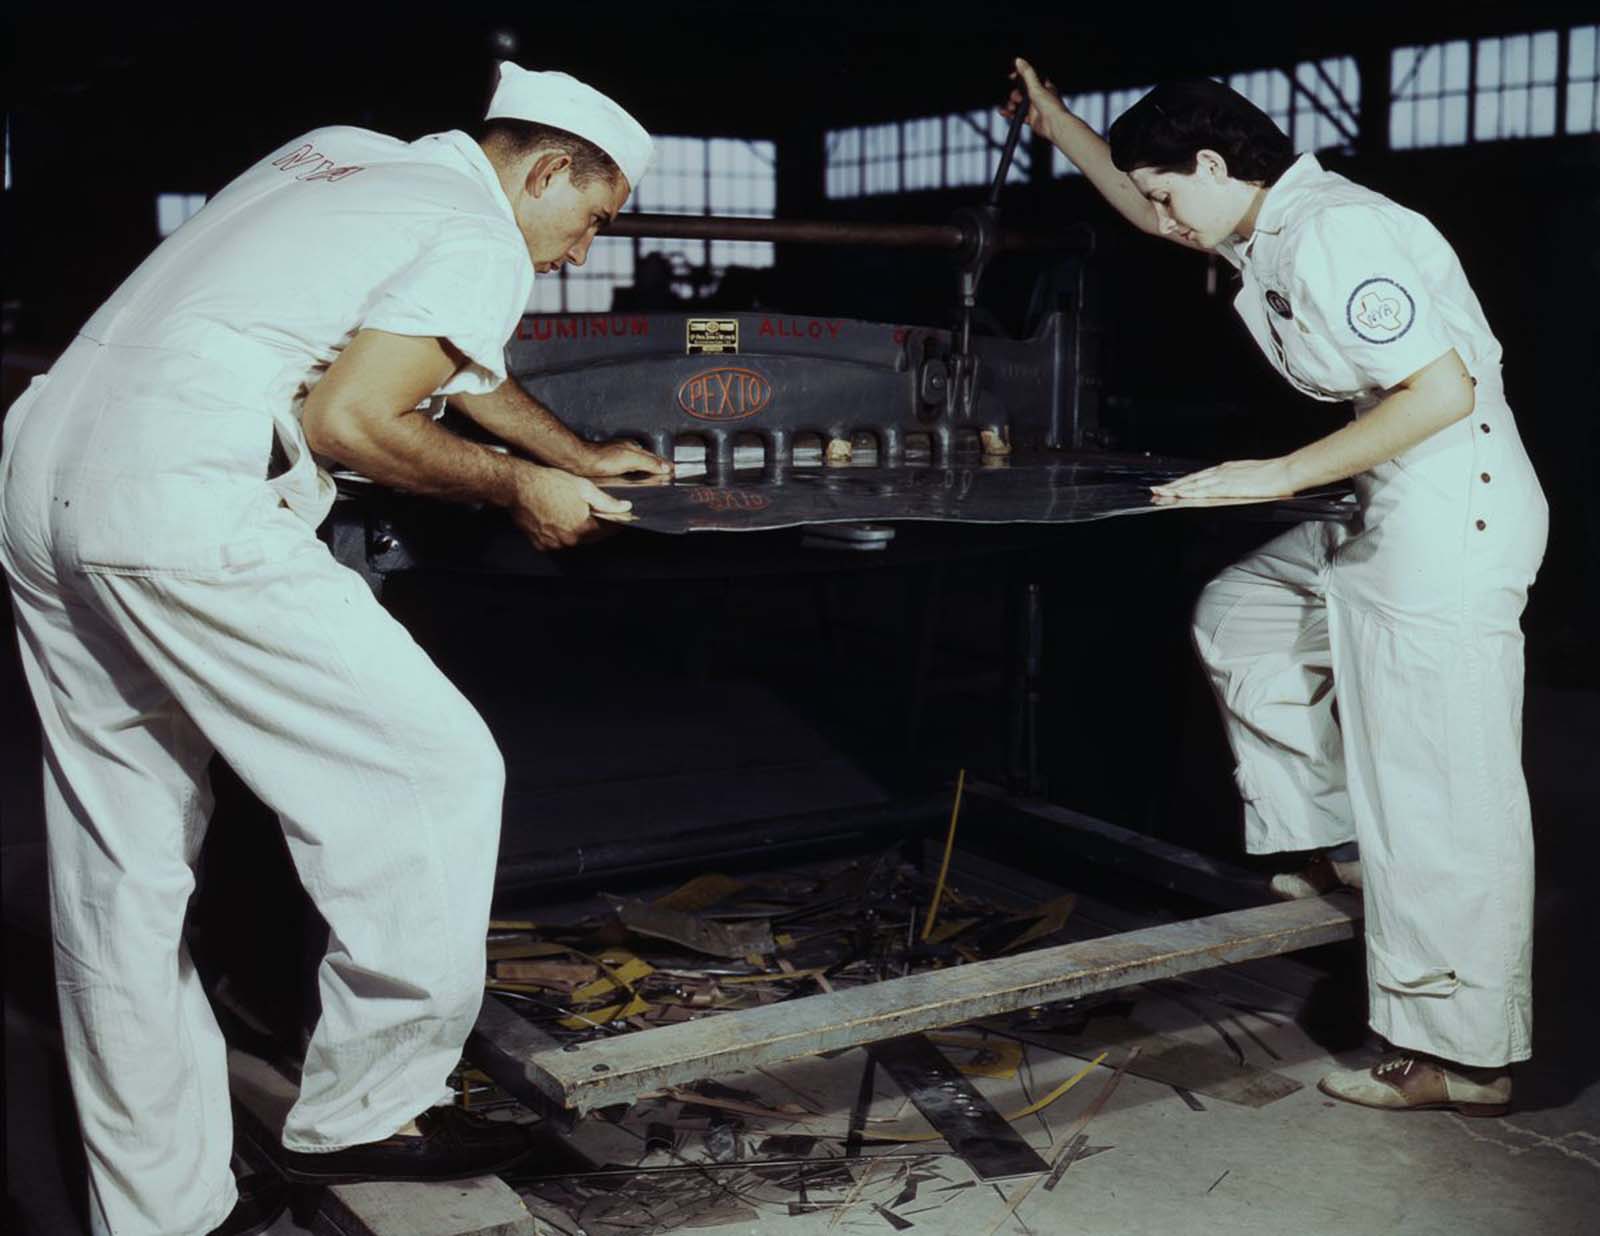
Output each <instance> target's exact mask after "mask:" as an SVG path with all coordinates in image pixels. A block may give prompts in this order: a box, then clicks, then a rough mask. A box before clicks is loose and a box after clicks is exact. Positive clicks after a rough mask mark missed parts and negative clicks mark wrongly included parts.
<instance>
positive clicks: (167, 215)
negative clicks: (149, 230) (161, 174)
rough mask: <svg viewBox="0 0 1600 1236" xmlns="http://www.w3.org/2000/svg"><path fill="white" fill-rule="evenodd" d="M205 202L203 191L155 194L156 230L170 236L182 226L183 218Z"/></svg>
mask: <svg viewBox="0 0 1600 1236" xmlns="http://www.w3.org/2000/svg"><path fill="white" fill-rule="evenodd" d="M205 204H206V195H205V194H204V193H158V194H156V230H157V231H159V232H160V233H161V234H162V235H163V236H171V235H172V234H173V233H174V232H176V231H177V230H178V229H179V228H180V227H182V226H183V221H184V220H185V219H187V218H189V217H190V216H191V215H193V214H194V213H195V212H196V211H198V210H199V209H200V207H202V206H204V205H205Z"/></svg>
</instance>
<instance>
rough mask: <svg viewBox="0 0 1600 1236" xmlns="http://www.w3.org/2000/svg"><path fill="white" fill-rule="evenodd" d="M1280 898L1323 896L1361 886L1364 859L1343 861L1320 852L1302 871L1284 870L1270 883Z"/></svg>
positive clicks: (1295, 899)
mask: <svg viewBox="0 0 1600 1236" xmlns="http://www.w3.org/2000/svg"><path fill="white" fill-rule="evenodd" d="M1267 887H1268V888H1270V889H1271V890H1272V895H1273V896H1274V897H1276V898H1277V899H1278V900H1279V901H1300V900H1303V899H1304V898H1306V897H1321V896H1323V895H1324V894H1326V893H1331V892H1335V891H1337V890H1338V889H1341V888H1354V889H1359V888H1360V887H1361V860H1360V859H1356V860H1355V861H1354V862H1349V863H1341V862H1338V861H1336V860H1334V859H1331V858H1329V857H1328V856H1327V855H1326V854H1318V855H1317V856H1316V857H1315V858H1314V859H1312V860H1311V862H1310V863H1309V864H1308V865H1307V866H1305V867H1302V868H1301V869H1300V870H1299V871H1280V872H1279V873H1278V874H1277V875H1275V876H1273V877H1272V882H1271V883H1270V884H1269V885H1268V886H1267Z"/></svg>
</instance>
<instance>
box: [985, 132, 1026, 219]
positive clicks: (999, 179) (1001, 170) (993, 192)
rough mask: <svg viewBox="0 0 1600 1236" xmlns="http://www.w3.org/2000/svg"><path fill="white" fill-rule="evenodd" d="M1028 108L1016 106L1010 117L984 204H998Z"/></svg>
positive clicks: (1009, 172)
mask: <svg viewBox="0 0 1600 1236" xmlns="http://www.w3.org/2000/svg"><path fill="white" fill-rule="evenodd" d="M1027 114H1028V109H1027V108H1026V107H1019V108H1017V112H1016V115H1014V116H1012V117H1011V127H1010V128H1009V129H1007V130H1006V144H1005V145H1004V146H1003V147H1001V150H1000V166H999V167H998V168H996V169H995V173H994V183H993V184H992V185H990V186H989V196H988V197H987V198H985V199H984V205H985V206H990V207H996V206H999V205H1000V190H1001V189H1002V188H1003V187H1004V185H1005V183H1006V177H1007V176H1009V175H1010V174H1011V161H1012V159H1014V158H1015V157H1016V154H1017V142H1018V140H1020V139H1021V137H1022V126H1023V123H1024V122H1025V121H1026V120H1027Z"/></svg>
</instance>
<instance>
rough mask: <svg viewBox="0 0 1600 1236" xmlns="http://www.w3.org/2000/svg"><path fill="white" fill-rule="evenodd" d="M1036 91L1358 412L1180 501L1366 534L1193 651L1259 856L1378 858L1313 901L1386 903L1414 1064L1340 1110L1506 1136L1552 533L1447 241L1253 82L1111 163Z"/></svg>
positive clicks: (1381, 1001)
mask: <svg viewBox="0 0 1600 1236" xmlns="http://www.w3.org/2000/svg"><path fill="white" fill-rule="evenodd" d="M1016 67H1017V74H1018V75H1019V76H1020V77H1021V79H1022V85H1023V86H1024V87H1025V88H1026V90H1027V94H1028V100H1029V112H1028V121H1029V123H1030V124H1031V125H1032V127H1033V128H1034V130H1035V131H1037V132H1039V133H1042V134H1043V135H1044V136H1045V137H1046V138H1048V139H1049V140H1050V141H1051V142H1052V143H1053V144H1054V145H1055V146H1056V147H1057V148H1058V149H1059V150H1060V151H1061V152H1062V153H1063V154H1065V155H1066V156H1067V157H1068V158H1069V159H1071V160H1072V161H1073V162H1074V163H1075V164H1076V165H1077V166H1078V167H1079V168H1080V169H1081V170H1082V171H1083V172H1084V174H1085V176H1086V177H1087V178H1088V180H1089V181H1090V182H1091V183H1092V184H1093V185H1094V186H1095V187H1096V188H1097V189H1098V190H1099V191H1100V193H1101V194H1102V195H1103V196H1104V197H1105V198H1106V200H1107V201H1108V202H1109V203H1110V204H1111V205H1112V206H1113V207H1115V208H1116V209H1117V210H1118V211H1119V212H1120V213H1121V214H1122V215H1123V216H1124V217H1125V218H1127V219H1128V220H1129V221H1130V222H1131V223H1132V224H1133V225H1134V226H1135V227H1138V228H1139V229H1140V230H1142V231H1145V232H1149V233H1151V234H1152V235H1156V236H1161V237H1164V238H1166V239H1168V240H1171V241H1174V242H1176V243H1178V244H1181V245H1184V246H1186V247H1188V248H1192V249H1198V250H1201V251H1204V252H1214V253H1218V254H1221V255H1222V256H1223V257H1224V258H1226V259H1227V260H1228V262H1230V263H1231V264H1232V265H1233V266H1234V267H1235V268H1237V269H1238V271H1239V273H1240V276H1241V279H1242V287H1241V288H1240V291H1239V294H1238V297H1237V299H1236V300H1235V306H1236V308H1237V309H1238V312H1239V314H1240V315H1241V317H1243V319H1244V321H1245V323H1246V325H1247V326H1248V327H1249V329H1250V333H1251V335H1252V336H1253V337H1254V338H1255V340H1256V342H1257V344H1259V345H1260V347H1261V350H1262V352H1263V353H1265V354H1266V357H1267V359H1268V361H1269V362H1270V363H1271V364H1272V365H1273V367H1274V368H1275V369H1277V371H1278V372H1279V373H1280V374H1282V375H1283V377H1284V378H1285V379H1287V380H1288V381H1289V382H1290V384H1292V385H1293V386H1295V387H1296V388H1297V389H1299V390H1300V391H1302V392H1304V393H1306V394H1308V395H1311V396H1313V397H1314V398H1317V399H1324V400H1331V401H1340V402H1343V401H1349V402H1351V403H1352V404H1353V405H1354V413H1355V416H1354V419H1353V420H1352V422H1351V423H1350V424H1348V425H1346V426H1344V427H1343V428H1341V429H1339V430H1338V431H1336V432H1334V433H1332V434H1329V435H1328V436H1327V437H1325V438H1322V439H1320V440H1318V441H1315V442H1312V443H1310V444H1309V445H1307V446H1305V447H1302V448H1300V449H1299V450H1297V451H1294V452H1292V453H1291V454H1288V455H1285V456H1282V457H1280V458H1276V459H1260V460H1235V461H1231V462H1227V463H1222V464H1218V465H1217V466H1216V467H1212V468H1206V469H1205V470H1203V471H1200V472H1196V473H1194V474H1192V475H1190V476H1186V477H1183V478H1181V479H1179V480H1176V481H1173V482H1170V483H1168V484H1165V485H1161V486H1157V487H1156V490H1155V494H1156V501H1158V502H1176V501H1184V500H1208V499H1229V498H1265V497H1273V496H1279V495H1286V494H1292V493H1295V492H1296V491H1298V490H1302V489H1306V488H1309V487H1311V486H1316V485H1325V484H1327V483H1329V482H1332V481H1338V480H1344V479H1346V478H1348V479H1350V480H1351V481H1352V483H1353V484H1354V487H1355V490H1356V495H1357V498H1358V500H1359V508H1360V515H1361V517H1360V520H1359V523H1358V524H1357V525H1355V526H1353V527H1352V526H1346V525H1344V524H1338V523H1307V524H1302V525H1300V526H1299V527H1297V528H1294V529H1293V530H1291V531H1289V532H1287V533H1285V534H1284V535H1282V536H1279V537H1277V538H1276V539H1274V540H1273V541H1271V542H1269V543H1268V544H1267V545H1266V546H1264V547H1263V548H1262V549H1261V550H1259V551H1258V552H1256V553H1255V554H1252V555H1251V556H1250V557H1248V558H1246V559H1245V560H1243V561H1242V562H1239V563H1236V564H1235V565H1234V566H1232V567H1230V568H1229V569H1228V570H1226V571H1224V572H1223V573H1222V574H1221V575H1220V576H1218V577H1217V578H1216V579H1215V580H1213V581H1212V582H1211V584H1210V585H1208V586H1207V588H1206V589H1205V591H1204V593H1203V594H1202V596H1201V598H1200V602H1199V605H1198V607H1197V608H1196V611H1195V617H1194V639H1195V644H1196V647H1197V648H1198V650H1199V653H1200V657H1201V660H1202V661H1203V663H1204V665H1205V668H1206V670H1207V671H1208V673H1209V676H1210V678H1211V682H1212V685H1213V687H1214V689H1215V691H1216V695H1217V699H1218V702H1219V703H1220V705H1221V709H1222V715H1223V721H1224V725H1225V728H1226V730H1227V734H1228V739H1229V742H1230V744H1231V746H1232V749H1233V753H1234V756H1235V757H1236V759H1237V761H1238V768H1237V774H1236V775H1237V780H1238V786H1239V792H1240V794H1241V796H1242V798H1243V800H1244V805H1245V840H1246V845H1247V847H1248V849H1249V850H1250V851H1251V852H1252V853H1271V852H1276V851H1297V850H1318V851H1329V850H1335V848H1336V847H1343V846H1346V845H1347V843H1350V842H1352V841H1355V842H1358V843H1359V847H1360V857H1359V862H1340V863H1337V864H1334V863H1327V862H1324V863H1322V864H1320V866H1319V869H1318V870H1315V871H1313V872H1309V873H1308V874H1307V879H1306V880H1304V881H1300V880H1297V881H1295V882H1291V884H1290V885H1289V886H1288V887H1289V889H1290V891H1293V883H1296V882H1297V883H1300V884H1301V885H1302V886H1303V890H1304V892H1305V894H1306V895H1309V894H1310V893H1311V892H1312V891H1314V890H1313V887H1312V886H1316V888H1318V889H1320V888H1325V887H1327V886H1329V885H1331V884H1333V883H1335V882H1337V881H1339V880H1342V881H1343V882H1344V883H1349V884H1356V885H1360V886H1362V887H1363V890H1364V891H1363V896H1364V899H1365V909H1366V944H1367V965H1368V991H1369V1018H1370V1022H1371V1025H1372V1027H1373V1029H1374V1030H1376V1031H1377V1032H1378V1033H1379V1034H1381V1035H1382V1036H1383V1037H1384V1038H1385V1039H1387V1040H1388V1041H1389V1043H1390V1044H1391V1045H1392V1047H1393V1049H1394V1050H1393V1051H1392V1052H1390V1053H1389V1054H1387V1055H1385V1056H1384V1057H1383V1058H1382V1059H1380V1060H1379V1061H1378V1062H1376V1063H1375V1064H1374V1065H1372V1066H1371V1067H1370V1068H1367V1069H1353V1070H1336V1071H1334V1072H1331V1073H1329V1074H1328V1075H1327V1076H1326V1077H1324V1078H1323V1079H1322V1082H1321V1088H1322V1089H1323V1090H1324V1091H1325V1092H1326V1093H1328V1094H1330V1095H1332V1096H1334V1097H1335V1098H1339V1099H1344V1100H1347V1101H1349V1102H1353V1103H1360V1104H1364V1105H1366V1106H1370V1107H1377V1108H1386V1109H1415V1108H1426V1107H1448V1108H1453V1109H1455V1110H1457V1111H1459V1112H1461V1113H1462V1114H1465V1115H1482V1116H1489V1115H1500V1114H1503V1113H1504V1112H1505V1111H1506V1110H1507V1105H1508V1103H1509V1100H1510V1097H1511V1076H1510V1069H1509V1066H1510V1065H1511V1064H1513V1063H1515V1062H1517V1061H1520V1060H1524V1059H1526V1058H1527V1057H1528V1055H1529V1052H1530V1047H1529V1036H1530V1029H1531V1007H1530V1006H1531V941H1532V912H1533V849H1532V838H1531V833H1530V827H1529V812H1528V799H1527V791H1526V787H1525V785H1524V782H1523V777H1522V768H1521V717H1522V677H1523V668H1522V633H1521V629H1520V626H1519V618H1520V616H1521V614H1522V609H1523V605H1524V603H1525V601H1526V599H1527V591H1528V587H1529V586H1530V585H1531V584H1532V582H1533V578H1534V574H1535V572H1536V571H1537V569H1538V566H1539V562H1540V559H1541V557H1542V556H1543V553H1544V545H1545V535H1546V530H1547V522H1548V510H1547V507H1546V504H1545V500H1544V495H1543V493H1542V492H1541V491H1540V488H1539V482H1538V480H1537V478H1536V477H1535V476H1534V474H1533V469H1532V467H1531V466H1530V464H1529V462H1528V457H1527V455H1526V453H1525V452H1524V450H1523V447H1522V443H1521V440H1520V439H1519V438H1518V436H1517V428H1516V423H1515V421H1514V420H1513V419H1512V415H1511V409H1510V408H1509V407H1508V406H1507V404H1506V399H1505V394H1504V390H1503V388H1502V385H1501V378H1500V345H1499V343H1498V342H1497V341H1496V340H1495V338H1494V335H1493V334H1492V333H1491V332H1490V330H1489V326H1488V323H1487V322H1486V321H1485V320H1484V316H1483V312H1482V310H1481V309H1480V308H1479V305H1478V301H1477V298H1476V297H1475V296H1474V295H1473V292H1472V289H1471V287H1470V286H1469V285H1468V283H1467V280H1466V277H1465V275H1464V274H1463V273H1462V269H1461V264H1460V262H1459V261H1458V260H1457V258H1456V255H1455V253H1454V252H1453V251H1452V249H1451V248H1450V246H1449V244H1448V243H1447V242H1446V241H1445V239H1444V238H1443V237H1442V236H1441V235H1440V234H1439V232H1438V231H1437V230H1436V229H1435V228H1434V227H1433V225H1432V224H1430V223H1429V222H1428V221H1427V220H1426V219H1425V218H1423V217H1422V216H1420V215H1418V214H1417V213H1415V212H1414V211H1410V210H1407V209H1406V208H1404V207H1402V206H1399V205H1397V204H1396V203H1394V202H1391V201H1390V200H1388V199H1387V198H1385V197H1383V196H1382V195H1380V194H1378V193H1374V192H1372V191H1371V190H1369V189H1364V188H1362V187H1361V186H1359V185H1356V184H1353V183H1352V182H1350V181H1349V180H1346V179H1345V178H1344V177H1342V176H1339V175H1336V174H1334V173H1331V172H1327V171H1324V170H1323V169H1322V167H1321V166H1320V165H1319V164H1318V163H1317V160H1316V159H1315V158H1314V157H1313V156H1311V155H1302V156H1300V157H1299V158H1296V157H1295V155H1294V152H1293V147H1292V145H1291V144H1290V142H1289V140H1288V138H1287V137H1285V136H1284V134H1283V133H1282V132H1281V131H1280V130H1279V129H1278V128H1277V126H1276V125H1275V124H1273V122H1272V121H1271V119H1269V118H1268V117H1267V116H1266V115H1265V114H1264V113H1262V112H1261V111H1260V110H1259V109H1258V108H1256V107H1255V106H1254V105H1253V104H1251V103H1250V102H1249V101H1248V100H1246V99H1244V98H1243V97H1242V96H1240V95H1238V94H1236V93H1235V92H1234V91H1232V90H1230V89H1228V88H1227V87H1226V86H1223V85H1220V84H1218V83H1216V82H1212V81H1193V82H1178V83H1172V84H1168V85H1163V86H1159V87H1157V88H1156V89H1155V90H1152V91H1151V92H1150V93H1149V94H1147V95H1146V96H1145V97H1144V98H1143V99H1141V100H1140V101H1139V102H1138V103H1136V104H1135V105H1134V106H1133V107H1132V108H1130V109H1129V110H1128V112H1127V113H1126V114H1125V115H1123V116H1122V117H1120V118H1119V119H1118V120H1117V121H1116V123H1114V124H1113V125H1112V126H1111V130H1110V135H1109V136H1110V141H1109V144H1108V143H1107V142H1106V141H1104V140H1102V139H1101V138H1100V137H1099V136H1098V135H1097V134H1096V133H1095V132H1094V131H1093V130H1092V129H1090V128H1089V127H1088V126H1087V125H1086V124H1084V123H1083V121H1081V120H1080V119H1078V118H1077V117H1076V116H1074V115H1073V114H1072V113H1071V112H1069V111H1068V110H1067V109H1066V108H1065V107H1064V106H1063V104H1062V103H1061V100H1060V99H1059V97H1058V96H1057V95H1056V92H1055V90H1054V88H1053V87H1052V86H1051V85H1050V84H1049V83H1047V82H1041V81H1040V79H1039V77H1038V75H1037V74H1036V73H1035V71H1034V70H1033V68H1032V67H1031V66H1030V65H1029V64H1028V63H1027V62H1026V61H1022V60H1018V61H1017V66H1016ZM1021 104H1022V94H1021V91H1020V90H1019V91H1017V92H1014V93H1013V95H1012V101H1011V104H1010V106H1011V107H1016V106H1020V105H1021ZM1336 853H1337V851H1336ZM1278 887H1279V889H1280V890H1282V889H1283V888H1284V887H1285V886H1284V885H1283V884H1282V883H1280V884H1279V885H1278Z"/></svg>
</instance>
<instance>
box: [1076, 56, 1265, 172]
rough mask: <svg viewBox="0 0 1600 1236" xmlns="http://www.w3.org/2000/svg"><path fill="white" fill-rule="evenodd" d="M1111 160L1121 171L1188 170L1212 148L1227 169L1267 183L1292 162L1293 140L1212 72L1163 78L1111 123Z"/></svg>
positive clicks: (1192, 168)
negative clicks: (1171, 79) (1207, 75)
mask: <svg viewBox="0 0 1600 1236" xmlns="http://www.w3.org/2000/svg"><path fill="white" fill-rule="evenodd" d="M1107 136H1108V138H1109V140H1110V145H1111V161H1112V162H1113V163H1115V164H1116V165H1117V167H1118V168H1119V169H1120V170H1122V171H1124V172H1131V171H1134V170H1135V169H1136V168H1141V167H1147V168H1151V169H1152V170H1154V171H1157V172H1177V173H1179V174H1180V175H1188V174H1190V173H1192V172H1193V171H1194V170H1195V166H1196V164H1195V156H1196V155H1197V154H1198V153H1199V152H1200V151H1202V150H1215V151H1216V152H1217V153H1218V154H1220V155H1221V156H1222V157H1223V158H1224V159H1225V160H1226V161H1227V164H1228V175H1229V176H1232V177H1233V178H1234V179H1235V180H1249V181H1254V182H1256V183H1258V184H1264V185H1271V184H1274V183H1276V182H1277V179H1278V177H1280V176H1282V175H1283V173H1284V172H1285V171H1287V170H1288V168H1289V165H1290V164H1291V163H1293V162H1294V160H1295V154H1294V143H1293V142H1291V141H1290V140H1289V139H1288V137H1286V136H1285V135H1284V132H1283V130H1282V129H1280V128H1278V126H1277V125H1276V124H1274V123H1273V121H1272V117H1270V116H1268V115H1267V114H1266V113H1265V112H1264V111H1262V110H1261V109H1260V108H1259V107H1257V106H1256V105H1255V104H1254V103H1252V102H1250V100H1249V99H1247V98H1245V97H1244V96H1243V95H1242V94H1239V93H1238V92H1237V91H1235V90H1230V89H1229V88H1228V87H1227V86H1224V85H1223V84H1222V83H1221V82H1215V81H1212V80H1211V79H1210V78H1198V79H1195V80H1193V81H1178V82H1166V83H1164V84H1162V85H1160V86H1157V87H1156V88H1155V89H1154V90H1152V91H1151V92H1150V93H1149V94H1147V95H1145V96H1144V98H1142V99H1140V100H1139V101H1138V102H1137V103H1135V104H1134V105H1133V106H1132V107H1130V108H1129V109H1128V110H1127V111H1125V112H1124V113H1123V114H1122V115H1121V116H1119V117H1117V119H1116V121H1115V122H1114V123H1113V124H1112V126H1111V131H1110V133H1109V134H1108V135H1107Z"/></svg>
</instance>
